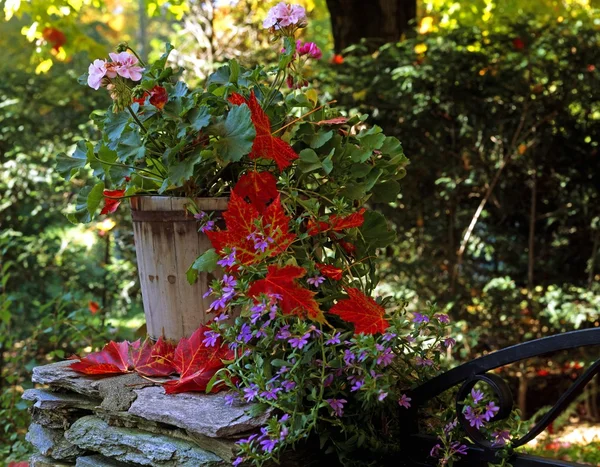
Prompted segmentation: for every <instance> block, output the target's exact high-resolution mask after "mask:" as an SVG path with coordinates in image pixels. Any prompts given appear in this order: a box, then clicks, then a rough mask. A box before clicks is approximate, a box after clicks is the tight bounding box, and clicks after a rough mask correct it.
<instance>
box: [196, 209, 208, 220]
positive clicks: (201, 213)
mask: <svg viewBox="0 0 600 467" xmlns="http://www.w3.org/2000/svg"><path fill="white" fill-rule="evenodd" d="M205 217H206V213H205V212H204V211H200V212H199V213H198V214H194V219H196V220H198V221H200V220H202V219H204V218H205Z"/></svg>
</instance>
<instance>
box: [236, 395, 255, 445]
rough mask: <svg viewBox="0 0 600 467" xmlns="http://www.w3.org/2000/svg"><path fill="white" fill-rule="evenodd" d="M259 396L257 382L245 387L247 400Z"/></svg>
mask: <svg viewBox="0 0 600 467" xmlns="http://www.w3.org/2000/svg"><path fill="white" fill-rule="evenodd" d="M257 396H258V386H257V385H256V384H254V383H253V384H251V385H250V386H249V387H247V388H244V399H246V402H252V401H253V400H254V398H255V397H257ZM240 442H241V441H240Z"/></svg>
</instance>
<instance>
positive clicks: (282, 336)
mask: <svg viewBox="0 0 600 467" xmlns="http://www.w3.org/2000/svg"><path fill="white" fill-rule="evenodd" d="M291 335H292V333H291V332H290V325H289V324H286V325H285V326H283V327H282V328H281V329H280V330H279V332H278V333H277V335H276V336H275V338H276V339H279V340H286V339H287V338H288V337H290V336H291Z"/></svg>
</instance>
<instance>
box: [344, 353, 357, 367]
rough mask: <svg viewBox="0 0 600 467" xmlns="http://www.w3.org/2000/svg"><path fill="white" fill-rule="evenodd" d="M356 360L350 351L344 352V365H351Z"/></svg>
mask: <svg viewBox="0 0 600 467" xmlns="http://www.w3.org/2000/svg"><path fill="white" fill-rule="evenodd" d="M355 360H356V355H354V354H353V353H352V352H351V351H350V350H348V349H346V350H344V362H346V365H351V364H352V363H353V362H354V361H355Z"/></svg>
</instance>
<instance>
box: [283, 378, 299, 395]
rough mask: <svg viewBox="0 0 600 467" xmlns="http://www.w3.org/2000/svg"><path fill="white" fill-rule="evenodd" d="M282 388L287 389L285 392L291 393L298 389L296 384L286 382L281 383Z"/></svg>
mask: <svg viewBox="0 0 600 467" xmlns="http://www.w3.org/2000/svg"><path fill="white" fill-rule="evenodd" d="M281 387H282V388H283V389H285V392H290V391H291V390H292V389H294V388H295V387H296V382H295V381H288V380H286V381H284V382H283V383H281Z"/></svg>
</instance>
